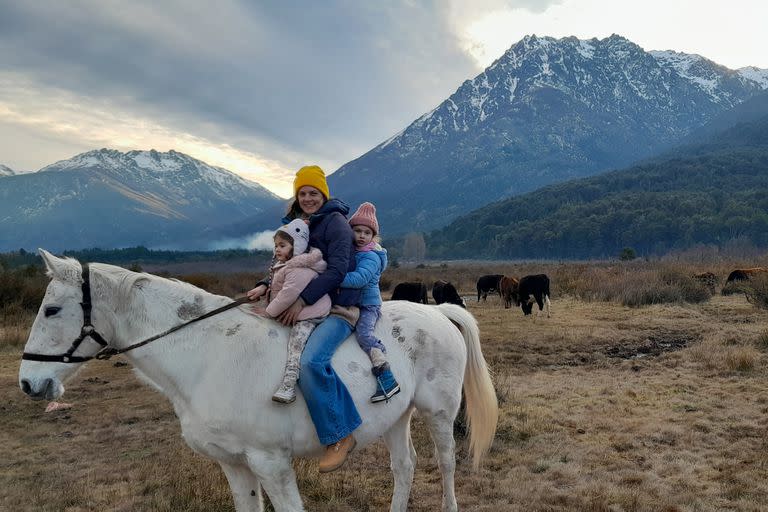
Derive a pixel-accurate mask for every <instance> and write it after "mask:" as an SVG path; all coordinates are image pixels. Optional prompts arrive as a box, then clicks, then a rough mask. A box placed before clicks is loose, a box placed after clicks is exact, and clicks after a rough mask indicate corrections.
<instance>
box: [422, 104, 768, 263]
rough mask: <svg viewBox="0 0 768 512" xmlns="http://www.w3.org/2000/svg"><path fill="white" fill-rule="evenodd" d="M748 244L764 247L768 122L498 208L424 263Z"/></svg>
mask: <svg viewBox="0 0 768 512" xmlns="http://www.w3.org/2000/svg"><path fill="white" fill-rule="evenodd" d="M738 237H746V238H748V239H749V240H750V241H751V242H752V243H753V244H755V245H756V246H760V247H768V117H763V118H761V119H760V120H757V121H753V122H749V123H742V124H738V125H736V126H734V127H732V128H730V129H729V130H727V131H725V132H723V133H721V134H719V135H717V136H716V137H715V138H713V139H712V142H710V143H709V144H705V145H700V146H696V147H689V148H686V149H684V150H679V151H678V152H677V153H676V154H674V155H673V156H667V157H666V158H664V159H657V160H654V161H650V162H647V163H645V164H643V165H639V166H635V167H632V168H629V169H625V170H621V171H615V172H611V173H607V174H603V175H600V176H596V177H591V178H586V179H581V180H574V181H571V182H568V183H564V184H559V185H554V186H550V187H546V188H543V189H540V190H538V191H535V192H532V193H530V194H526V195H523V196H518V197H514V198H510V199H507V200H503V201H500V202H497V203H494V204H491V205H489V206H487V207H485V208H481V209H479V210H476V211H475V212H472V213H471V214H469V215H467V216H464V217H462V218H460V219H457V220H456V221H455V222H454V223H453V224H451V225H449V226H447V227H446V228H444V229H442V230H439V231H436V232H433V233H432V234H431V235H429V236H428V237H427V247H428V252H429V256H430V257H442V258H466V257H473V258H478V257H481V258H482V257H487V258H548V257H560V258H600V257H612V256H616V255H617V254H618V253H619V252H620V251H621V250H622V248H624V247H631V248H633V249H635V251H637V253H639V254H653V253H663V252H667V251H669V250H673V249H682V248H686V247H689V246H691V245H694V244H700V243H704V244H716V245H722V244H724V243H726V242H728V241H729V240H732V239H734V238H738Z"/></svg>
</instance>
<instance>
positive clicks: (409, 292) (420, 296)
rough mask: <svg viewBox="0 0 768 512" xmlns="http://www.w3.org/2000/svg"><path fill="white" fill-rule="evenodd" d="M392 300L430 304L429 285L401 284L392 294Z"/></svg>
mask: <svg viewBox="0 0 768 512" xmlns="http://www.w3.org/2000/svg"><path fill="white" fill-rule="evenodd" d="M392 300H409V301H411V302H418V303H420V304H429V301H428V300H427V285H425V284H424V283H400V284H398V285H397V286H395V290H394V291H393V292H392Z"/></svg>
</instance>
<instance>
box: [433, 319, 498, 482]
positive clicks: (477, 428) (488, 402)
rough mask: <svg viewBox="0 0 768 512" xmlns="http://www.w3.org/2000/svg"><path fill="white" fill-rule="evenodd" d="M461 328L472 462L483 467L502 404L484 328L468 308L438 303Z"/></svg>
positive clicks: (475, 465)
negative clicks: (483, 338)
mask: <svg viewBox="0 0 768 512" xmlns="http://www.w3.org/2000/svg"><path fill="white" fill-rule="evenodd" d="M437 309H439V310H440V312H441V313H442V314H444V315H445V316H446V317H448V319H449V320H450V321H451V322H453V323H454V324H455V325H456V327H458V328H459V331H461V335H462V336H463V337H464V342H465V343H466V344H467V366H466V368H465V369H464V398H465V399H466V403H467V407H466V418H467V427H468V429H469V451H470V452H471V453H472V465H473V467H474V468H475V469H477V468H478V467H480V461H481V460H482V458H483V457H484V456H485V454H486V453H487V452H488V450H489V449H490V448H491V443H493V436H494V435H495V434H496V424H497V423H498V421H499V404H498V400H497V399H496V390H495V389H494V387H493V382H491V375H490V373H489V371H488V365H487V364H486V363H485V358H484V357H483V352H482V350H481V349H480V330H479V329H478V327H477V321H475V318H474V317H473V316H472V315H471V314H470V313H468V312H467V311H466V310H465V309H463V308H461V307H459V306H455V305H453V304H440V305H439V306H437Z"/></svg>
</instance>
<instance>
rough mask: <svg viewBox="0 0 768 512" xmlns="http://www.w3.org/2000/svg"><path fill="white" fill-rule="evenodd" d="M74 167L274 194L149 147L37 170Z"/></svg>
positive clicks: (224, 192)
mask: <svg viewBox="0 0 768 512" xmlns="http://www.w3.org/2000/svg"><path fill="white" fill-rule="evenodd" d="M73 170H78V171H83V170H86V171H88V170H91V171H94V172H98V173H102V174H104V175H107V176H112V177H118V178H130V179H131V180H143V181H150V182H151V181H157V182H161V183H163V184H164V185H171V186H174V185H175V186H177V187H178V188H179V189H184V188H186V189H188V188H190V187H193V186H195V185H196V184H198V183H205V184H207V185H208V186H209V187H210V190H211V191H212V192H214V193H216V194H217V195H220V196H222V197H231V196H232V195H235V196H238V195H241V194H242V191H243V189H244V188H245V189H250V190H252V191H258V192H260V193H262V194H264V195H268V196H271V197H273V198H277V196H275V195H274V194H271V193H270V192H268V191H267V190H266V189H264V188H263V187H262V186H261V185H259V184H258V183H255V182H253V181H250V180H247V179H245V178H242V177H241V176H238V175H237V174H235V173H233V172H231V171H229V170H227V169H224V168H221V167H216V166H212V165H208V164H206V163H205V162H203V161H201V160H198V159H196V158H193V157H191V156H189V155H186V154H184V153H180V152H178V151H174V150H170V151H167V152H160V151H156V150H154V149H150V150H148V151H143V150H133V151H128V152H127V153H123V152H121V151H117V150H114V149H106V148H103V149H97V150H93V151H88V152H86V153H81V154H79V155H76V156H74V157H72V158H70V159H68V160H61V161H59V162H56V163H53V164H51V165H48V166H46V167H44V168H42V169H40V171H39V172H66V171H73Z"/></svg>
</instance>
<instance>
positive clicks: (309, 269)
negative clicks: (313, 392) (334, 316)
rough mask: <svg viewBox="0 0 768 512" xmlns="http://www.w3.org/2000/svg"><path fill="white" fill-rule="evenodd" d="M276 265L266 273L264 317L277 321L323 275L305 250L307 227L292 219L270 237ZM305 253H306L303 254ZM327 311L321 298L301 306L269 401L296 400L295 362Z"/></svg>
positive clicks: (321, 263)
mask: <svg viewBox="0 0 768 512" xmlns="http://www.w3.org/2000/svg"><path fill="white" fill-rule="evenodd" d="M274 241H275V260H276V263H275V264H274V265H273V266H272V268H271V269H270V276H271V278H270V286H269V289H268V290H267V293H266V297H267V307H266V309H265V310H264V311H265V313H266V315H267V316H269V317H272V318H276V317H278V316H279V315H280V314H281V313H282V312H283V311H285V310H286V309H288V307H289V306H290V305H292V304H293V303H294V302H296V299H298V298H299V294H300V293H301V292H303V291H304V287H305V286H307V284H309V282H310V281H311V280H312V279H314V278H315V277H317V275H318V274H320V273H322V272H325V269H326V266H327V265H326V263H325V260H323V254H322V253H321V252H320V250H319V249H316V248H314V247H311V248H310V247H309V226H307V223H306V222H304V221H303V220H302V219H296V220H293V221H291V222H290V224H286V225H285V226H282V227H280V228H279V229H278V230H277V231H276V232H275V236H274ZM307 249H309V252H307ZM330 311H331V298H330V297H329V296H328V295H323V296H322V297H321V298H320V300H318V301H317V302H315V303H314V304H312V305H310V306H305V307H304V309H302V310H301V312H300V313H299V316H298V321H297V322H296V323H295V324H294V326H293V327H292V328H291V333H290V336H289V338H288V360H287V361H286V363H285V372H284V373H283V382H282V384H280V386H279V387H278V388H277V391H276V392H275V394H274V395H272V400H274V401H275V402H280V403H284V404H289V403H291V402H293V401H294V400H296V381H297V380H298V378H299V359H300V358H301V352H302V351H303V350H304V345H305V344H306V343H307V338H309V335H310V334H312V331H313V330H314V329H315V326H316V325H317V324H318V323H319V322H320V321H322V319H323V318H325V317H326V316H328V313H330Z"/></svg>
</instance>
